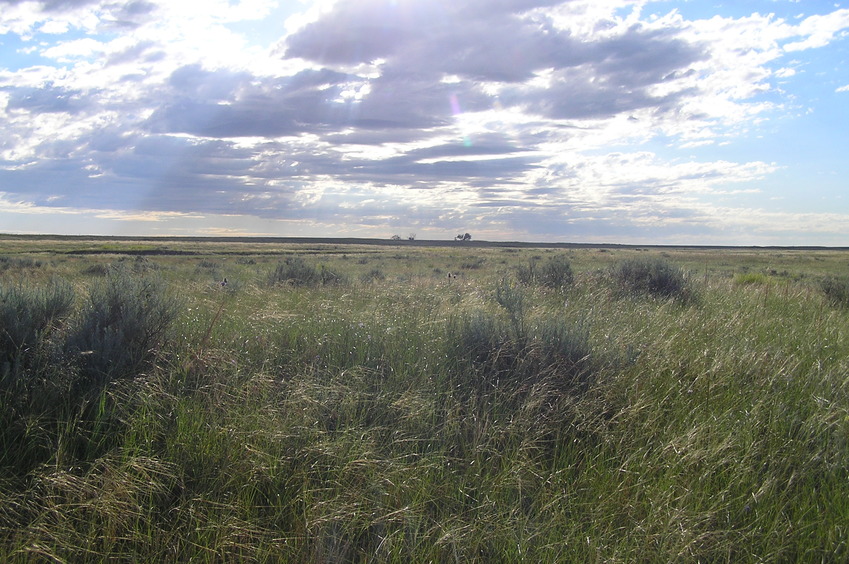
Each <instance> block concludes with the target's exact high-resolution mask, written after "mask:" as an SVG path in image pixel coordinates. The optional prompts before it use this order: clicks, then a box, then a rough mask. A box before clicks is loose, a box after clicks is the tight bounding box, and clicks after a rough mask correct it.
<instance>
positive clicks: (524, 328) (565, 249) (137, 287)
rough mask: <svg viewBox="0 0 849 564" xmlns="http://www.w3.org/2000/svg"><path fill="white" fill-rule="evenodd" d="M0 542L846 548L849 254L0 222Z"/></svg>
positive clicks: (782, 558)
mask: <svg viewBox="0 0 849 564" xmlns="http://www.w3.org/2000/svg"><path fill="white" fill-rule="evenodd" d="M0 417H2V420H0V561H3V562H36V561H38V562H40V561H45V562H51V561H52V562H102V561H107V560H108V561H118V562H124V561H127V562H173V561H198V562H235V561H239V562H242V561H245V562H308V563H309V562H399V563H404V564H409V563H410V562H438V563H441V562H464V563H466V562H481V563H490V562H535V563H536V562H623V563H626V562H628V563H630V562H734V563H738V562H845V561H847V560H849V547H847V542H849V249H827V248H751V247H745V248H744V247H734V248H710V247H672V246H669V247H651V246H646V247H637V246H620V245H598V246H592V245H565V244H564V245H553V244H549V245H543V244H539V245H534V244H527V243H522V244H520V243H487V242H477V241H465V242H459V241H439V242H436V241H378V240H356V239H350V240H342V239H338V240H330V239H326V240H322V239H274V238H268V239H251V238H245V239H238V238H209V239H205V238H197V239H193V238H160V239H156V238H149V239H148V238H116V237H109V238H106V237H49V236H39V237H35V236H33V237H27V236H12V235H0Z"/></svg>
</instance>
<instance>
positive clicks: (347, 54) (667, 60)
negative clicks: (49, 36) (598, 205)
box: [286, 0, 704, 118]
mask: <svg viewBox="0 0 849 564" xmlns="http://www.w3.org/2000/svg"><path fill="white" fill-rule="evenodd" d="M546 4H551V2H548V3H546V2H520V1H509V2H499V3H498V5H492V4H491V3H483V2H472V3H469V4H462V5H458V6H454V5H453V4H450V3H443V2H431V3H426V2H422V3H411V4H396V3H393V2H389V1H388V0H383V1H372V2H368V3H365V4H360V3H356V4H354V3H343V4H342V5H341V6H339V7H338V8H337V9H336V10H335V11H334V12H332V13H330V14H327V15H326V16H325V17H323V18H322V19H319V20H318V21H316V22H314V23H312V24H310V25H308V26H306V27H304V28H303V29H302V30H300V31H299V32H298V33H296V34H294V35H293V36H291V37H289V38H288V40H287V50H286V53H287V56H293V57H300V58H303V59H306V60H309V61H314V62H318V63H323V64H329V65H337V66H338V65H342V66H345V65H349V66H353V65H357V64H362V63H369V62H372V61H374V60H376V59H385V63H384V64H383V66H382V67H381V69H382V72H383V74H382V76H381V79H380V80H381V82H382V83H384V85H383V88H382V90H377V91H375V92H373V94H372V96H370V97H369V98H367V99H366V100H364V104H365V105H368V103H369V101H370V99H376V100H378V104H379V105H380V106H381V107H384V106H385V104H386V103H387V102H389V103H391V102H392V101H393V100H394V99H395V97H394V96H385V95H384V96H383V98H379V96H380V95H381V94H384V93H385V92H391V87H390V86H389V85H400V84H403V83H404V74H405V73H412V72H415V73H416V74H417V75H418V76H420V77H422V79H423V81H426V82H429V83H430V88H423V89H419V90H417V91H416V90H411V89H407V94H408V95H410V96H412V98H407V100H415V101H416V102H417V103H420V104H425V105H426V104H428V102H429V101H431V100H433V99H438V96H439V94H440V93H438V92H434V91H433V86H434V84H438V83H437V82H436V81H437V80H438V79H439V78H440V77H442V76H446V75H456V76H460V77H461V78H462V79H464V82H463V88H464V89H465V90H466V92H465V94H466V97H467V100H465V101H464V102H465V105H469V103H470V100H471V101H473V102H474V101H480V100H481V99H484V100H483V103H477V104H474V103H473V105H472V107H466V108H464V110H465V111H474V110H475V109H484V107H485V106H486V105H487V104H491V102H492V100H489V99H487V97H486V96H483V95H481V94H480V92H479V93H478V95H477V96H469V93H470V92H472V91H473V90H474V89H475V88H479V86H478V85H477V83H476V81H487V82H495V83H502V84H503V85H504V86H505V87H506V88H505V89H504V91H503V92H502V93H501V96H500V102H501V103H502V104H504V105H507V106H516V107H522V108H527V109H528V110H529V111H531V112H532V113H538V114H539V115H543V116H546V117H554V118H581V117H586V118H593V117H604V116H611V115H615V114H618V113H621V112H626V111H632V110H635V109H639V108H645V107H649V106H659V107H661V108H664V107H666V108H669V107H672V106H674V104H675V102H676V101H677V100H678V99H679V98H680V97H681V96H682V95H683V94H684V92H675V91H674V90H673V93H672V94H668V95H666V96H665V97H663V98H658V97H656V96H653V95H651V94H650V92H649V90H650V89H651V88H652V87H653V86H654V85H656V84H659V83H663V82H668V81H670V80H673V79H675V78H677V77H680V76H684V75H686V74H687V73H689V72H693V71H692V70H691V67H692V65H693V63H695V62H697V61H699V60H701V59H703V58H704V53H703V52H702V50H701V48H700V47H699V46H694V45H691V44H688V43H686V42H684V41H682V40H681V39H678V38H677V37H676V33H677V32H676V30H674V29H673V30H665V31H657V30H647V29H645V28H642V27H640V26H633V27H632V28H630V29H628V30H627V31H625V32H624V33H621V34H607V35H603V36H601V37H600V38H599V39H595V40H592V41H587V40H578V39H576V38H574V37H572V36H571V35H570V34H569V33H568V32H567V31H565V30H563V29H559V28H556V27H555V26H554V25H553V24H552V23H551V21H549V20H548V19H546V18H545V17H544V16H542V15H540V14H534V15H532V16H528V17H522V18H520V17H517V16H516V14H517V13H520V12H523V11H526V10H528V9H531V8H534V7H538V6H542V5H546ZM378 13H379V14H381V17H378ZM387 14H388V16H387ZM542 71H549V72H551V71H553V73H554V74H553V76H552V81H551V83H550V85H549V86H546V87H539V86H537V87H533V88H529V87H527V86H525V85H523V84H521V83H522V82H524V81H526V80H528V79H530V78H532V77H533V76H534V74H535V73H537V72H542ZM437 90H438V88H437ZM476 98H477V100H476Z"/></svg>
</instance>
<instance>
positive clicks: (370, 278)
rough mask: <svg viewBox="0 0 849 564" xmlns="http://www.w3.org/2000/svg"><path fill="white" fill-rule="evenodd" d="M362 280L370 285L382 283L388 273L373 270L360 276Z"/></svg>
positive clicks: (378, 269) (377, 269)
mask: <svg viewBox="0 0 849 564" xmlns="http://www.w3.org/2000/svg"><path fill="white" fill-rule="evenodd" d="M360 280H361V281H362V282H363V283H365V284H370V283H372V282H382V281H383V280H386V273H384V272H383V270H382V269H380V268H372V269H371V270H369V271H368V272H364V273H363V274H362V275H361V276H360Z"/></svg>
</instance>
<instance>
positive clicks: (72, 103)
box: [0, 0, 849, 246]
mask: <svg viewBox="0 0 849 564" xmlns="http://www.w3.org/2000/svg"><path fill="white" fill-rule="evenodd" d="M847 148H849V2H842V1H840V2H835V1H820V0H738V1H734V2H725V1H717V0H656V1H652V0H566V1H557V0H339V1H329V0H229V1H228V0H202V1H201V0H181V1H179V2H176V1H174V0H132V1H129V2H119V1H115V0H27V1H17V0H0V233H24V234H28V233H49V234H74V235H77V234H80V235H117V236H123V235H141V236H148V235H151V236H158V235H163V236H164V235H176V236H305V237H376V238H389V237H391V236H392V235H400V236H401V237H402V238H406V237H408V236H415V237H416V238H418V239H437V240H441V239H453V238H454V237H455V236H456V235H457V234H461V233H470V234H471V235H472V237H473V238H474V239H476V240H477V239H482V240H490V241H531V242H533V241H538V242H575V243H622V244H646V245H648V244H682V245H684V244H686V245H691V244H703V245H787V246H791V245H823V246H849V158H847Z"/></svg>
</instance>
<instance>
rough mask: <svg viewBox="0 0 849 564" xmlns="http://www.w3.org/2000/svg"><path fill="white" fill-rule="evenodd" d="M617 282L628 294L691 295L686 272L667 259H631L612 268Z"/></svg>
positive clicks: (676, 296)
mask: <svg viewBox="0 0 849 564" xmlns="http://www.w3.org/2000/svg"><path fill="white" fill-rule="evenodd" d="M611 273H612V277H613V281H614V283H615V284H616V286H617V288H618V290H619V291H620V292H622V293H625V294H632V295H634V294H636V295H649V296H655V297H659V298H679V299H686V298H689V297H691V291H690V288H689V285H688V283H687V279H686V277H685V276H684V272H683V271H682V270H681V269H680V268H678V267H676V266H674V265H672V264H671V263H669V262H668V261H666V260H664V259H647V258H638V259H629V260H625V261H622V262H620V263H618V264H617V265H615V266H614V267H613V268H612V271H611Z"/></svg>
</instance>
